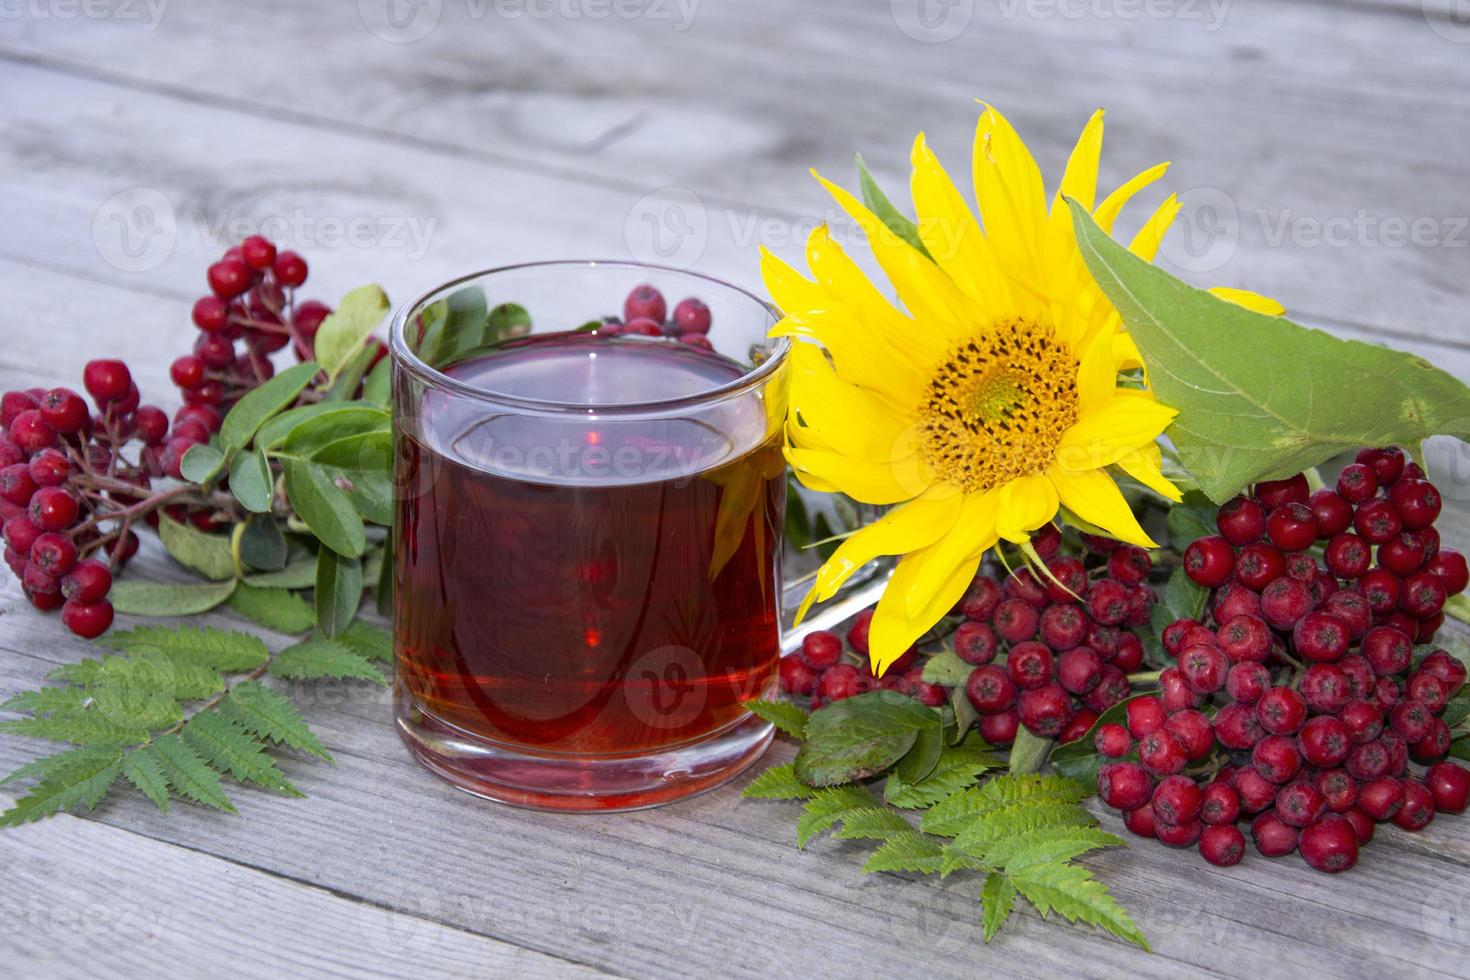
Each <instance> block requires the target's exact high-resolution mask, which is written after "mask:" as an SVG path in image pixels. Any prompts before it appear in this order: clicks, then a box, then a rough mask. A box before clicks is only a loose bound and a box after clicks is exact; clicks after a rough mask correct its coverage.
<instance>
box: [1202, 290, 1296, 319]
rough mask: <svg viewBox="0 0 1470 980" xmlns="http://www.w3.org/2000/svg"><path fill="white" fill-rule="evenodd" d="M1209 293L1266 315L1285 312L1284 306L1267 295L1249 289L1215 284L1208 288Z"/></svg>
mask: <svg viewBox="0 0 1470 980" xmlns="http://www.w3.org/2000/svg"><path fill="white" fill-rule="evenodd" d="M1210 294H1211V295H1213V296H1218V297H1219V298H1220V299H1223V300H1225V301H1227V302H1230V303H1234V304H1235V305H1236V306H1243V307H1245V308H1246V309H1248V310H1254V311H1255V312H1257V313H1264V314H1266V316H1282V315H1284V314H1285V313H1286V307H1284V306H1282V305H1281V304H1280V303H1278V302H1277V301H1276V300H1274V299H1272V298H1271V297H1269V296H1262V295H1261V294H1260V293H1253V292H1251V291H1250V290H1249V289H1232V288H1231V287H1229V286H1216V287H1214V288H1213V289H1211V290H1210Z"/></svg>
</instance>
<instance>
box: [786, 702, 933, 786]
mask: <svg viewBox="0 0 1470 980" xmlns="http://www.w3.org/2000/svg"><path fill="white" fill-rule="evenodd" d="M940 724H941V721H940V716H939V712H937V711H935V710H934V709H932V708H926V707H925V706H924V705H922V704H919V703H918V702H917V701H915V700H914V699H912V698H910V697H907V696H905V695H902V694H899V693H898V692H896V691H870V692H868V693H867V694H859V695H857V696H856V697H852V698H846V699H844V700H842V701H837V702H835V703H833V704H830V705H828V706H826V707H825V708H822V709H821V710H820V711H817V712H815V713H814V714H813V715H812V716H811V718H810V719H808V721H807V726H806V738H807V740H806V742H805V744H803V745H802V747H801V750H800V751H799V752H798V753H797V755H796V774H797V775H798V776H800V777H801V780H802V782H805V783H807V784H808V785H811V786H833V785H836V784H839V783H849V782H853V781H854V780H858V779H866V778H868V777H869V776H874V775H877V774H878V773H880V772H882V771H883V770H885V769H887V768H888V767H889V766H891V765H893V764H894V763H895V762H897V761H898V760H899V759H900V758H902V757H903V754H904V753H905V752H907V751H908V750H909V749H911V748H912V747H913V745H914V741H915V740H916V739H917V737H918V733H919V731H920V730H922V729H925V728H931V727H939V726H940Z"/></svg>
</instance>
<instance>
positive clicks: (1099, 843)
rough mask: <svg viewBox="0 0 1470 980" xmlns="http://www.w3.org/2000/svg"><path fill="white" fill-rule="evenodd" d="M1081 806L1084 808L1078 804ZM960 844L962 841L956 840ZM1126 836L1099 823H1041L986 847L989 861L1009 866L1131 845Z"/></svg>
mask: <svg viewBox="0 0 1470 980" xmlns="http://www.w3.org/2000/svg"><path fill="white" fill-rule="evenodd" d="M1078 809H1081V808H1080V807H1078ZM955 843H956V844H957V845H958V844H960V842H959V841H956V842H955ZM1127 846H1128V845H1127V842H1126V841H1124V840H1123V838H1121V837H1118V836H1116V835H1114V834H1110V833H1108V832H1107V831H1104V830H1099V829H1097V828H1096V827H1090V826H1085V825H1079V824H1073V823H1065V824H1053V825H1049V826H1043V827H1039V828H1038V829H1036V830H1031V831H1028V832H1025V833H1020V834H1013V835H1011V836H1009V837H1004V838H1001V839H1000V840H996V841H991V842H990V843H988V844H987V845H986V846H985V848H984V850H983V852H982V853H983V857H984V860H985V861H986V862H988V863H989V864H991V865H993V866H995V867H1004V868H1006V869H1007V870H1010V869H1013V868H1021V867H1025V866H1026V865H1028V864H1050V863H1052V862H1055V861H1071V860H1073V859H1074V858H1079V857H1081V856H1082V855H1084V854H1087V853H1090V852H1092V851H1097V850H1101V849H1103V848H1105V847H1127Z"/></svg>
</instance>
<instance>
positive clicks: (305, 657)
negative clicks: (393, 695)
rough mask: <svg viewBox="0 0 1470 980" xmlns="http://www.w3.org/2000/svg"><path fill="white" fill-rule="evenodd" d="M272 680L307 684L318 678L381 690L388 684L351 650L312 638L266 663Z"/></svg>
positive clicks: (323, 638)
mask: <svg viewBox="0 0 1470 980" xmlns="http://www.w3.org/2000/svg"><path fill="white" fill-rule="evenodd" d="M269 673H270V675H271V676H272V677H290V678H295V679H298V680H310V679H313V678H319V677H339V678H351V679H354V680H365V681H372V682H373V683H374V684H377V685H379V686H381V687H387V686H388V682H387V680H385V679H384V677H383V674H382V672H380V671H379V670H378V669H377V668H376V667H374V666H373V665H372V664H371V663H370V662H369V661H368V660H367V659H366V658H364V657H363V656H361V655H360V654H357V653H354V652H353V650H352V648H351V647H349V646H347V645H346V644H344V643H339V642H338V641H336V640H330V639H327V638H326V637H314V638H312V639H309V640H303V641H302V642H300V643H298V644H296V645H295V646H292V647H287V648H286V649H284V650H282V651H281V652H280V653H278V654H276V656H275V658H274V659H273V660H272V661H271V663H270V668H269Z"/></svg>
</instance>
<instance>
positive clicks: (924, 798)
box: [883, 742, 1002, 810]
mask: <svg viewBox="0 0 1470 980" xmlns="http://www.w3.org/2000/svg"><path fill="white" fill-rule="evenodd" d="M1001 765H1002V763H1001V761H1000V759H998V758H997V757H996V756H995V755H994V754H993V753H991V752H990V750H989V749H988V748H987V747H986V746H985V745H983V744H981V743H978V742H976V743H973V744H972V743H965V744H962V745H951V746H946V747H945V748H944V751H943V752H941V753H940V755H939V761H938V763H936V764H935V766H934V770H933V771H932V772H930V773H929V775H927V776H925V777H924V778H923V779H922V780H919V781H918V782H915V783H908V782H905V781H904V780H902V779H900V778H898V776H897V775H896V774H895V775H890V776H889V777H888V781H887V782H886V783H885V784H884V785H883V799H884V800H885V801H887V802H888V803H889V804H890V805H892V806H897V807H903V808H904V809H912V810H916V809H922V808H926V807H931V806H933V805H935V804H936V803H938V802H939V801H940V800H943V799H944V798H945V797H948V796H952V795H953V794H955V793H958V792H959V791H961V790H963V789H966V788H968V787H970V786H972V785H974V783H975V780H976V779H977V778H979V776H980V774H981V773H983V772H985V771H986V770H988V769H997V768H999V767H1000V766H1001Z"/></svg>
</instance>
